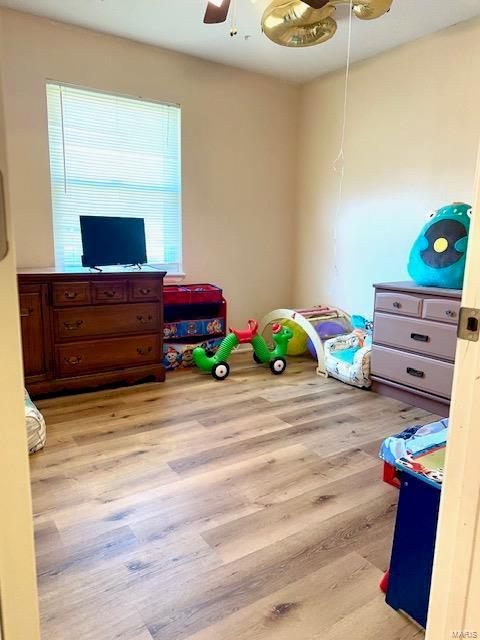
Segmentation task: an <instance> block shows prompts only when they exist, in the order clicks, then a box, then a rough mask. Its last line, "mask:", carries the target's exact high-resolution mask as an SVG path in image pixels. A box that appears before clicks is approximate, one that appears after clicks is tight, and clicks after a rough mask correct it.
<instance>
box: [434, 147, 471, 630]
mask: <svg viewBox="0 0 480 640" xmlns="http://www.w3.org/2000/svg"><path fill="white" fill-rule="evenodd" d="M462 306H463V307H470V308H476V309H480V153H479V159H478V164H477V184H476V196H475V202H474V207H473V215H472V220H471V226H470V239H469V248H468V255H467V268H466V274H465V282H464V289H463V297H462ZM472 317H473V316H472ZM472 322H473V321H472ZM479 322H480V320H479ZM473 324H475V323H474V322H473ZM473 328H474V327H473V326H472V329H473ZM445 471H446V478H445V483H444V486H443V488H442V499H441V504H440V516H439V525H438V533H437V544H436V551H435V562H434V571H433V579H432V590H431V595H430V607H429V615H428V624H427V640H447V639H448V640H450V639H452V638H478V639H480V341H477V342H470V341H467V340H458V342H457V355H456V359H455V375H454V381H453V396H452V406H451V413H450V426H449V436H448V446H447V456H446V468H445Z"/></svg>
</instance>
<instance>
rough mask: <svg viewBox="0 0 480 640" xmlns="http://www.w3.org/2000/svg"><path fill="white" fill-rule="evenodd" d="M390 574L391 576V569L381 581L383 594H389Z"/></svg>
mask: <svg viewBox="0 0 480 640" xmlns="http://www.w3.org/2000/svg"><path fill="white" fill-rule="evenodd" d="M389 574H390V569H387V570H386V571H385V573H384V574H383V578H382V579H381V580H380V589H381V590H382V591H383V593H387V589H388V576H389Z"/></svg>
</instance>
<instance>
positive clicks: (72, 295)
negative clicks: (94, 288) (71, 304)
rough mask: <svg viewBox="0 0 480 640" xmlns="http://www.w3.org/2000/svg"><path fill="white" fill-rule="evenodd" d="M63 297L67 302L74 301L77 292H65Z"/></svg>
mask: <svg viewBox="0 0 480 640" xmlns="http://www.w3.org/2000/svg"><path fill="white" fill-rule="evenodd" d="M63 295H64V296H65V298H68V299H69V300H74V299H75V298H76V297H77V296H78V291H65V293H64V294H63Z"/></svg>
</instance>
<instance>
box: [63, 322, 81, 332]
mask: <svg viewBox="0 0 480 640" xmlns="http://www.w3.org/2000/svg"><path fill="white" fill-rule="evenodd" d="M82 324H83V320H75V322H67V321H65V322H64V323H63V326H64V327H65V329H66V330H67V331H77V330H78V329H80V327H81V326H82Z"/></svg>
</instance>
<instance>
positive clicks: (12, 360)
mask: <svg viewBox="0 0 480 640" xmlns="http://www.w3.org/2000/svg"><path fill="white" fill-rule="evenodd" d="M2 27H3V25H2V12H1V11H0V62H1V60H2V55H1V54H2V37H1V36H2ZM0 171H1V172H2V173H3V176H4V180H3V183H4V191H5V194H4V203H5V207H4V209H5V213H6V216H5V217H6V222H5V233H6V236H7V242H8V251H7V254H6V256H5V257H4V258H3V260H0V292H1V295H0V312H1V316H0V317H1V331H0V354H1V359H2V362H1V366H0V407H1V430H0V434H1V439H0V638H1V640H20V639H21V640H24V639H25V640H27V639H28V640H40V630H39V614H38V595H37V578H36V571H35V552H34V544H33V515H32V501H31V489H30V470H29V463H28V443H27V431H26V429H25V410H24V401H23V367H22V348H21V342H20V313H19V305H18V292H17V272H16V260H15V250H14V243H13V240H12V233H11V229H12V224H11V219H10V217H9V201H8V178H7V175H6V174H7V161H6V152H5V124H4V118H3V93H2V77H1V68H0ZM0 227H2V228H3V224H2V225H0Z"/></svg>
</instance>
